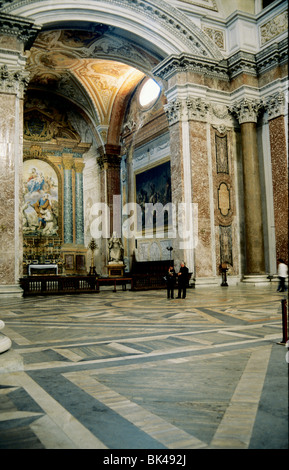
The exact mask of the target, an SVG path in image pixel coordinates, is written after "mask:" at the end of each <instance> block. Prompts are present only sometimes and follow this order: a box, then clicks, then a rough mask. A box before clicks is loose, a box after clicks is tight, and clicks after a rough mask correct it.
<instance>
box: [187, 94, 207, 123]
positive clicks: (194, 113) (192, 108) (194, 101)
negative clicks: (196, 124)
mask: <svg viewBox="0 0 289 470" xmlns="http://www.w3.org/2000/svg"><path fill="white" fill-rule="evenodd" d="M186 104H187V110H188V119H189V120H190V119H193V120H195V121H203V120H205V119H206V116H207V112H208V110H209V104H208V103H207V102H206V101H205V100H203V99H201V98H191V97H190V98H187V100H186Z"/></svg>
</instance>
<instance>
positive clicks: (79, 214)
mask: <svg viewBox="0 0 289 470" xmlns="http://www.w3.org/2000/svg"><path fill="white" fill-rule="evenodd" d="M83 168H84V163H83V162H82V161H76V162H75V238H76V243H77V244H78V245H83V244H84V216H83Z"/></svg>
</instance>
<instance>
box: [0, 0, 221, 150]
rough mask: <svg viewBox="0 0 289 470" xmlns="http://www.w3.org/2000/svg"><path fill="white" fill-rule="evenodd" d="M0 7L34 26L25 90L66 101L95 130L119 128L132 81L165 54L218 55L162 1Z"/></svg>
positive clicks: (40, 0) (70, 0)
mask: <svg viewBox="0 0 289 470" xmlns="http://www.w3.org/2000/svg"><path fill="white" fill-rule="evenodd" d="M0 7H1V11H2V12H4V13H5V14H9V15H15V16H17V17H21V18H23V19H26V20H30V21H31V20H32V21H34V22H35V25H38V26H40V27H41V32H40V33H39V34H38V36H37V38H36V40H35V41H34V43H33V46H32V47H31V49H30V51H29V52H28V60H27V70H28V71H29V72H30V84H29V87H30V89H38V90H43V91H50V92H53V93H55V94H58V95H61V96H63V97H65V98H66V99H69V100H70V101H71V102H73V103H75V104H76V105H77V106H78V107H79V108H80V109H82V110H83V112H84V113H85V114H86V115H87V116H88V117H89V119H90V120H91V122H92V123H93V124H94V126H95V127H96V128H98V132H99V133H100V134H101V133H102V135H108V134H109V133H111V131H109V124H110V122H113V123H114V126H115V124H116V123H118V125H117V127H120V124H119V123H120V122H121V121H122V119H123V117H124V113H125V108H126V105H127V103H128V101H129V99H130V96H131V94H132V93H133V92H134V90H135V88H136V86H137V85H138V84H139V83H140V82H141V81H142V80H143V79H144V77H145V76H146V75H150V74H151V71H152V69H153V68H154V67H155V66H156V65H157V64H159V63H160V62H161V61H162V60H163V59H164V58H166V57H168V56H169V55H172V54H179V53H183V52H188V53H190V54H193V55H195V56H198V57H206V58H210V57H212V58H214V59H217V60H222V56H221V53H220V51H219V50H218V49H217V47H216V46H215V45H214V44H213V42H211V40H210V39H209V38H208V36H206V35H205V34H204V33H203V32H202V31H201V30H200V29H199V28H198V27H197V26H196V25H195V24H194V23H193V22H191V21H189V19H188V18H187V17H186V16H185V15H184V14H182V13H181V12H180V11H179V10H177V9H175V8H173V7H172V6H171V5H170V4H169V3H168V2H165V1H163V0H121V1H120V0H99V1H97V2H96V1H95V0H87V1H86V2H83V3H82V2H76V1H75V0H62V1H61V2H60V1H58V0H29V1H27V0H6V1H2V2H1V4H0ZM113 134H114V135H115V132H114V133H113ZM103 143H106V142H103Z"/></svg>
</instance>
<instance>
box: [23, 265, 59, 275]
mask: <svg viewBox="0 0 289 470" xmlns="http://www.w3.org/2000/svg"><path fill="white" fill-rule="evenodd" d="M44 274H45V275H46V274H48V275H51V274H52V275H55V274H56V275H58V265H57V264H30V265H29V266H28V275H29V276H35V275H36V276H37V275H41V276H43V275H44Z"/></svg>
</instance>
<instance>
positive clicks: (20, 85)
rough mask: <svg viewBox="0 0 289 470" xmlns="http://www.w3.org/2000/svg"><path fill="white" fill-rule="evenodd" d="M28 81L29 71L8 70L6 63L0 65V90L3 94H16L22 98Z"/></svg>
mask: <svg viewBox="0 0 289 470" xmlns="http://www.w3.org/2000/svg"><path fill="white" fill-rule="evenodd" d="M28 83H29V73H28V72H26V71H25V70H20V69H19V70H9V69H8V67H7V65H2V67H0V91H1V93H5V94H16V95H18V96H19V97H20V98H23V94H24V91H25V89H26V87H27V85H28Z"/></svg>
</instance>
